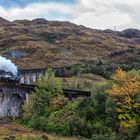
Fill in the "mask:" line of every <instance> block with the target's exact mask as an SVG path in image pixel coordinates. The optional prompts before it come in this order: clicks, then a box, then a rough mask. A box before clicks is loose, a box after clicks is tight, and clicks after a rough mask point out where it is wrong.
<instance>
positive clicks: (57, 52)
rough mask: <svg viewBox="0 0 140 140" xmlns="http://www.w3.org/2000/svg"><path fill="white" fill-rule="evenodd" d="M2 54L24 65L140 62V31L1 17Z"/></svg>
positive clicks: (37, 66)
mask: <svg viewBox="0 0 140 140" xmlns="http://www.w3.org/2000/svg"><path fill="white" fill-rule="evenodd" d="M0 54H1V55H2V56H5V57H7V58H10V59H12V60H13V61H14V62H15V63H16V64H17V65H18V66H19V67H20V68H40V67H50V66H51V67H60V66H65V65H71V64H79V63H94V62H96V61H97V59H98V58H100V59H102V60H103V61H104V62H107V63H121V62H140V31H139V30H136V29H127V30H124V31H122V32H117V31H111V30H105V31H101V30H94V29H90V28H86V27H84V26H78V25H75V24H72V23H70V22H60V21H47V20H45V19H34V20H32V21H30V20H16V21H13V22H9V21H7V20H5V19H2V18H1V19H0Z"/></svg>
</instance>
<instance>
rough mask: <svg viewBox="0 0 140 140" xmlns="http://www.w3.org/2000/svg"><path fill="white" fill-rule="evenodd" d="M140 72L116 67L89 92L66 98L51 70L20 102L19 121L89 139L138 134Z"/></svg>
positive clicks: (117, 139) (126, 138) (127, 138)
mask: <svg viewBox="0 0 140 140" xmlns="http://www.w3.org/2000/svg"><path fill="white" fill-rule="evenodd" d="M139 80H140V73H139V71H135V70H133V71H130V72H125V71H123V70H122V69H118V70H116V72H115V75H114V76H113V78H112V80H110V81H108V82H104V83H98V84H96V85H94V86H93V87H92V96H91V97H89V98H84V97H80V98H77V99H74V100H68V99H67V98H66V97H64V96H63V94H62V91H61V84H60V83H59V81H58V79H56V78H55V77H54V76H53V75H52V74H51V72H49V74H48V76H47V77H44V78H43V80H42V81H40V83H39V88H37V89H36V90H35V91H34V92H33V93H32V95H31V96H30V101H29V104H26V105H25V106H24V109H23V110H24V113H23V120H22V123H24V124H26V125H27V126H29V127H31V128H33V129H37V130H41V131H46V132H51V133H56V134H61V135H66V136H71V135H74V136H82V137H86V138H90V139H93V140H100V139H102V140H109V139H110V140H132V139H134V140H137V139H138V138H139V137H140V112H139V110H140V100H139V99H140V88H139V87H140V86H139V85H140V81H139Z"/></svg>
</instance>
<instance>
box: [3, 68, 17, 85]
mask: <svg viewBox="0 0 140 140" xmlns="http://www.w3.org/2000/svg"><path fill="white" fill-rule="evenodd" d="M0 81H2V82H16V83H18V82H19V81H20V79H19V77H18V76H16V75H14V74H13V73H12V72H6V71H4V70H0Z"/></svg>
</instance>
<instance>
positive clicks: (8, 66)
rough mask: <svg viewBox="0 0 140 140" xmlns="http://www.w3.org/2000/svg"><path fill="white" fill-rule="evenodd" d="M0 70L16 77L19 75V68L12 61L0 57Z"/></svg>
mask: <svg viewBox="0 0 140 140" xmlns="http://www.w3.org/2000/svg"><path fill="white" fill-rule="evenodd" d="M0 70H4V71H6V72H11V73H13V74H14V75H17V66H16V65H15V64H14V63H12V62H11V60H9V59H6V58H4V57H2V56H0Z"/></svg>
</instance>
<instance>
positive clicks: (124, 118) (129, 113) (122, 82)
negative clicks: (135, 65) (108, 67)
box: [110, 68, 140, 128]
mask: <svg viewBox="0 0 140 140" xmlns="http://www.w3.org/2000/svg"><path fill="white" fill-rule="evenodd" d="M138 91H139V81H138V79H137V78H136V76H135V75H133V74H128V73H127V72H125V71H123V70H122V69H120V68H118V69H117V70H116V72H115V75H114V77H113V86H112V89H111V91H110V93H111V96H112V97H113V98H112V99H113V100H114V102H115V104H116V111H117V113H118V119H119V122H120V127H122V128H129V127H131V126H133V125H135V124H136V118H137V117H136V116H138V114H137V112H136V110H137V109H138V108H139V107H140V106H139V105H138V104H137V103H136V102H135V96H136V94H137V93H138Z"/></svg>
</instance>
